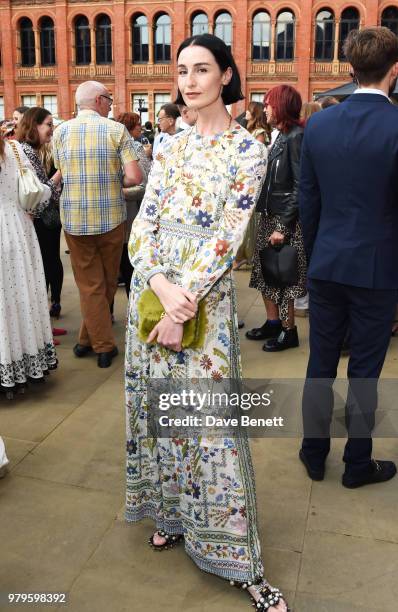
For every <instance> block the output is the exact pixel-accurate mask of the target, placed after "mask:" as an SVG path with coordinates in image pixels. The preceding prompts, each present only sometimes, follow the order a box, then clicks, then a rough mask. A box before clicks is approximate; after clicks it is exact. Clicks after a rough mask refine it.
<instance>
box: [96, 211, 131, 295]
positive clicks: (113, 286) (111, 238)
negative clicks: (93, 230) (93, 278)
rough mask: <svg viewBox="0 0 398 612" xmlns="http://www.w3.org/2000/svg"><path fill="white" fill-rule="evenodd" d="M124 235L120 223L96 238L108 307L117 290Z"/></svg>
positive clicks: (123, 227) (123, 226)
mask: <svg viewBox="0 0 398 612" xmlns="http://www.w3.org/2000/svg"><path fill="white" fill-rule="evenodd" d="M124 234H125V224H124V223H122V224H121V225H118V227H115V229H113V230H112V231H111V232H107V233H106V234H101V235H100V236H98V251H99V255H100V257H101V261H102V266H103V270H104V278H105V287H106V297H107V300H108V304H109V306H110V305H111V304H112V302H113V299H114V297H115V293H116V290H117V279H118V275H119V268H120V259H121V256H122V250H123V242H124Z"/></svg>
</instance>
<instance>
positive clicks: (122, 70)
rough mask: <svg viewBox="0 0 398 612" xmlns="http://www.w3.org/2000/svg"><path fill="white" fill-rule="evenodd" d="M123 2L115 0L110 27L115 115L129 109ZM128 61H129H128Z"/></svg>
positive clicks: (122, 0)
mask: <svg viewBox="0 0 398 612" xmlns="http://www.w3.org/2000/svg"><path fill="white" fill-rule="evenodd" d="M124 16H125V2H124V0H115V2H114V19H113V27H112V47H113V58H112V59H113V65H114V70H115V89H114V92H113V97H114V105H113V112H114V116H115V117H116V116H117V115H118V114H119V113H120V112H125V111H128V110H129V107H128V106H127V88H126V67H127V61H126V53H127V48H126V45H127V36H126V26H125V17H124ZM129 63H130V62H129Z"/></svg>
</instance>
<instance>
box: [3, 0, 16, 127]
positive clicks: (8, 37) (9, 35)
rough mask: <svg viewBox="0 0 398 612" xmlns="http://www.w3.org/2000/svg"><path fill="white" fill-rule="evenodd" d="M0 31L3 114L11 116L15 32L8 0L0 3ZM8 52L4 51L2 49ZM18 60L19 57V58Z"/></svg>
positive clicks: (13, 92) (13, 97)
mask: <svg viewBox="0 0 398 612" xmlns="http://www.w3.org/2000/svg"><path fill="white" fill-rule="evenodd" d="M0 33H1V45H2V48H3V53H2V54H1V60H2V68H3V83H4V116H5V117H11V115H12V113H13V111H14V108H15V107H16V106H18V104H17V95H16V87H15V76H16V75H15V71H16V69H15V64H16V59H17V58H16V51H15V50H16V46H15V44H14V40H15V34H14V32H13V30H12V27H11V3H10V0H8V1H7V2H2V3H1V4H0ZM5 49H7V50H8V52H7V53H5V52H4V50H5ZM19 61H20V58H19Z"/></svg>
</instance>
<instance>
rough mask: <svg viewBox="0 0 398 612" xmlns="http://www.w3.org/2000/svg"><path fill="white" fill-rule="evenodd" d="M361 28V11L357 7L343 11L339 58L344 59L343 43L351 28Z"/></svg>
mask: <svg viewBox="0 0 398 612" xmlns="http://www.w3.org/2000/svg"><path fill="white" fill-rule="evenodd" d="M358 28H359V13H358V11H357V9H355V8H347V9H345V10H344V11H343V12H342V13H341V21H340V36H339V60H340V61H344V60H345V55H344V53H343V44H344V41H345V39H346V38H347V36H348V34H349V33H350V32H351V30H358Z"/></svg>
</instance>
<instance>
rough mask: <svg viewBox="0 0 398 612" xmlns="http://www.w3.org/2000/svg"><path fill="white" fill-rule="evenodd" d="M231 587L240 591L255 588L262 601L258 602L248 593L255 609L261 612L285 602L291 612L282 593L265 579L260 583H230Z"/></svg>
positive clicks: (232, 581)
mask: <svg viewBox="0 0 398 612" xmlns="http://www.w3.org/2000/svg"><path fill="white" fill-rule="evenodd" d="M230 585H231V586H235V587H237V588H238V589H244V590H247V589H248V587H251V586H255V587H256V590H257V592H258V593H259V595H260V599H258V600H256V599H255V597H253V595H252V594H251V593H250V591H248V593H249V596H250V599H251V601H252V606H253V608H256V610H259V612H263V611H265V610H268V609H269V608H271V607H272V606H277V605H278V603H279V602H280V601H281V600H283V601H284V602H285V603H286V609H287V612H289V607H288V605H287V602H286V600H285V598H284V597H283V595H282V593H281V591H280V590H279V589H277V588H275V587H272V586H271V585H270V584H268V582H267V581H266V580H264V579H262V580H260V582H257V583H255V582H254V583H253V582H250V581H248V582H235V581H234V580H231V581H230Z"/></svg>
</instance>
